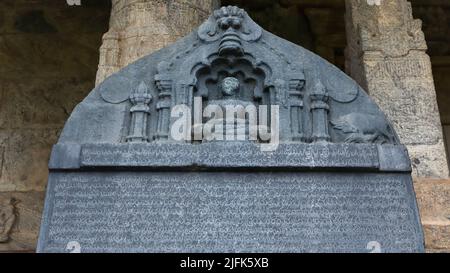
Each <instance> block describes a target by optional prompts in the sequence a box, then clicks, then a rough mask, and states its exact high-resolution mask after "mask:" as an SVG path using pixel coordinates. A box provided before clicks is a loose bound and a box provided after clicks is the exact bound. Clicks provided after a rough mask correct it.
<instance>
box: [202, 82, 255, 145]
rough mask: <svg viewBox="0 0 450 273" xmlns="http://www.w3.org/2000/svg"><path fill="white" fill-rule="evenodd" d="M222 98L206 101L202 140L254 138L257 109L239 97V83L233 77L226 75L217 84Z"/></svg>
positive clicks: (242, 139)
mask: <svg viewBox="0 0 450 273" xmlns="http://www.w3.org/2000/svg"><path fill="white" fill-rule="evenodd" d="M219 87H220V89H221V90H220V91H221V93H222V96H223V97H222V99H215V100H211V101H209V102H208V104H207V106H206V108H205V110H204V116H206V117H210V119H209V120H206V123H205V125H204V129H203V132H204V137H203V141H214V140H217V141H221V140H226V141H233V140H236V141H244V140H257V139H256V123H257V109H256V106H255V105H254V104H253V103H252V102H250V101H245V100H242V99H241V98H240V96H239V95H240V94H239V93H240V91H241V85H240V83H239V80H238V79H237V78H235V77H226V78H224V79H223V80H222V82H221V84H220V85H219Z"/></svg>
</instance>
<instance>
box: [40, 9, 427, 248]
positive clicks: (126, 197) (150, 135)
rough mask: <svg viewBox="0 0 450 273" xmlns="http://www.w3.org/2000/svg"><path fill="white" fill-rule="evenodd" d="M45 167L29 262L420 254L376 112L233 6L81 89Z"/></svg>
mask: <svg viewBox="0 0 450 273" xmlns="http://www.w3.org/2000/svg"><path fill="white" fill-rule="evenodd" d="M230 109H232V111H231V115H229V111H230ZM181 110H182V111H181ZM255 122H257V124H255ZM180 125H181V126H180ZM255 126H256V127H257V131H256V132H257V134H254V131H253V129H254V127H255ZM209 129H212V130H209ZM181 131H184V132H181ZM230 132H231V133H230ZM180 135H181V136H184V137H185V138H179V136H180ZM49 167H50V177H49V184H48V188H47V197H46V205H45V209H44V214H43V221H42V225H41V232H40V236H39V243H38V251H39V252H65V251H67V249H74V248H76V249H79V250H80V249H81V251H84V252H368V251H369V250H370V247H371V246H374V245H376V246H378V247H379V248H377V249H380V250H381V251H383V252H421V251H423V248H424V246H423V234H422V230H421V226H420V220H419V216H418V213H417V204H416V201H415V197H414V191H413V187H412V180H411V176H410V173H411V165H410V161H409V158H408V154H407V151H406V148H405V147H404V146H403V145H401V144H400V142H399V139H398V137H397V135H396V133H395V130H394V128H393V126H392V125H391V124H390V122H389V121H388V120H387V119H386V117H385V115H384V114H383V113H382V112H381V111H380V109H379V108H378V106H377V105H376V104H375V103H374V102H373V101H372V100H371V98H370V97H369V96H368V95H367V94H366V93H365V92H364V90H363V89H362V88H361V87H360V86H358V84H357V83H356V82H355V81H353V80H352V79H351V78H349V77H348V76H346V75H345V74H344V73H343V72H342V71H339V69H338V68H336V67H334V66H332V65H331V64H329V63H327V62H326V61H324V60H323V59H322V58H320V57H318V56H316V55H314V54H313V53H311V52H309V51H307V50H305V49H304V48H302V47H299V46H297V45H294V44H292V43H290V42H288V41H286V40H283V39H281V38H279V37H276V36H275V35H273V34H271V33H269V32H267V31H265V30H263V29H262V28H261V27H260V26H258V25H257V24H256V23H255V22H254V21H253V20H252V19H251V18H250V17H249V16H248V14H247V13H246V12H245V11H244V10H242V9H239V8H237V7H233V6H229V7H222V8H220V9H219V10H217V11H215V12H214V13H213V14H212V15H211V16H210V17H209V19H208V20H207V21H206V22H204V23H203V24H202V25H201V26H200V27H199V28H198V29H197V30H195V31H194V32H192V33H191V34H189V35H188V36H186V37H184V38H183V39H181V40H179V41H177V42H176V43H174V44H172V45H170V46H168V47H166V48H163V49H162V50H160V51H158V52H155V53H153V54H151V55H148V56H146V57H143V58H141V59H140V60H138V61H137V62H135V63H133V64H131V65H129V66H127V67H125V68H124V69H122V70H121V71H119V72H118V73H116V74H114V75H113V76H111V77H109V78H108V79H106V80H105V81H104V82H103V83H102V84H100V85H99V86H98V87H96V88H95V89H94V90H93V91H92V92H91V93H90V94H89V96H88V97H87V98H86V99H85V100H84V101H83V102H82V103H80V104H79V105H78V106H77V108H76V109H75V111H74V112H73V113H72V115H71V117H70V118H69V120H68V121H67V123H66V126H65V128H64V130H63V132H62V133H61V136H60V139H59V141H58V144H57V145H55V146H54V149H53V152H52V156H51V159H50V163H49ZM74 246H77V247H74Z"/></svg>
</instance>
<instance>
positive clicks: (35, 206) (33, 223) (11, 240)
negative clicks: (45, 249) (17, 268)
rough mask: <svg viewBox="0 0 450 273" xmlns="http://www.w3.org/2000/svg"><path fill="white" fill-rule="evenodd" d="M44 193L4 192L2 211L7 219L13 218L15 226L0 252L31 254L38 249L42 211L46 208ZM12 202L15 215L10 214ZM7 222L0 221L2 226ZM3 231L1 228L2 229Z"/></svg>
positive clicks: (1, 202) (0, 247) (0, 204)
mask: <svg viewBox="0 0 450 273" xmlns="http://www.w3.org/2000/svg"><path fill="white" fill-rule="evenodd" d="M44 196H45V194H44V192H34V191H30V192H26V193H23V192H2V193H0V206H1V207H0V210H1V211H4V212H5V213H6V215H7V217H12V218H9V219H13V225H12V228H11V230H10V231H9V236H8V239H7V240H6V241H4V242H2V243H0V252H11V251H14V252H21V251H25V252H31V251H34V249H35V248H36V243H37V237H38V233H39V226H40V223H41V215H42V209H43V206H44ZM11 202H12V203H13V204H14V205H13V207H12V209H13V211H12V212H13V214H14V216H12V215H11V214H10V212H11V211H10V209H11V207H9V208H8V206H11V205H10V204H11ZM4 222H5V221H3V220H2V219H0V226H2V227H3V224H4ZM0 231H1V228H0Z"/></svg>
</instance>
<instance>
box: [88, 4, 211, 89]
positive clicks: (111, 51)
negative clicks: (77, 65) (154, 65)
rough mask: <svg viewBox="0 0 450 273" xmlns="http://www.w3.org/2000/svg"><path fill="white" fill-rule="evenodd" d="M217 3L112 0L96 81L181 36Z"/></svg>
mask: <svg viewBox="0 0 450 273" xmlns="http://www.w3.org/2000/svg"><path fill="white" fill-rule="evenodd" d="M217 5H218V1H215V0H194V1H192V0H175V1H168V0H164V1H154V0H113V1H112V11H111V19H110V29H109V31H108V32H107V33H106V34H105V35H104V36H103V44H102V46H101V48H100V61H99V66H98V72H97V80H96V84H97V85H98V84H99V83H101V82H102V81H103V80H104V79H105V78H107V77H108V76H109V75H111V74H112V73H114V72H117V71H118V70H119V69H120V68H122V67H124V66H126V65H128V64H130V63H132V62H133V61H135V60H137V59H139V58H140V57H143V56H145V55H147V54H150V53H152V52H154V51H156V50H159V49H161V48H163V47H165V46H167V45H169V44H170V43H173V42H175V41H176V40H178V39H180V38H181V37H183V36H185V35H186V34H188V33H189V32H191V31H192V29H193V28H195V27H197V26H198V25H200V23H201V22H203V21H204V20H205V19H206V18H208V15H209V14H210V12H211V11H212V10H213V9H214V7H216V6H217Z"/></svg>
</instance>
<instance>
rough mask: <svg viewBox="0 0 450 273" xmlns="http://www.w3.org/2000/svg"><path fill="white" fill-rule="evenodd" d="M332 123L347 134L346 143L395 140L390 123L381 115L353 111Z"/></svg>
mask: <svg viewBox="0 0 450 273" xmlns="http://www.w3.org/2000/svg"><path fill="white" fill-rule="evenodd" d="M330 123H331V125H332V126H333V128H334V129H336V130H339V131H342V132H343V133H344V134H345V135H346V138H345V143H381V144H384V143H393V142H395V139H394V136H393V133H392V130H391V128H390V126H389V124H387V123H386V122H385V120H384V119H383V118H382V117H380V116H376V115H370V114H361V113H351V114H348V115H345V116H342V117H340V118H339V119H337V120H335V121H330Z"/></svg>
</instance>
